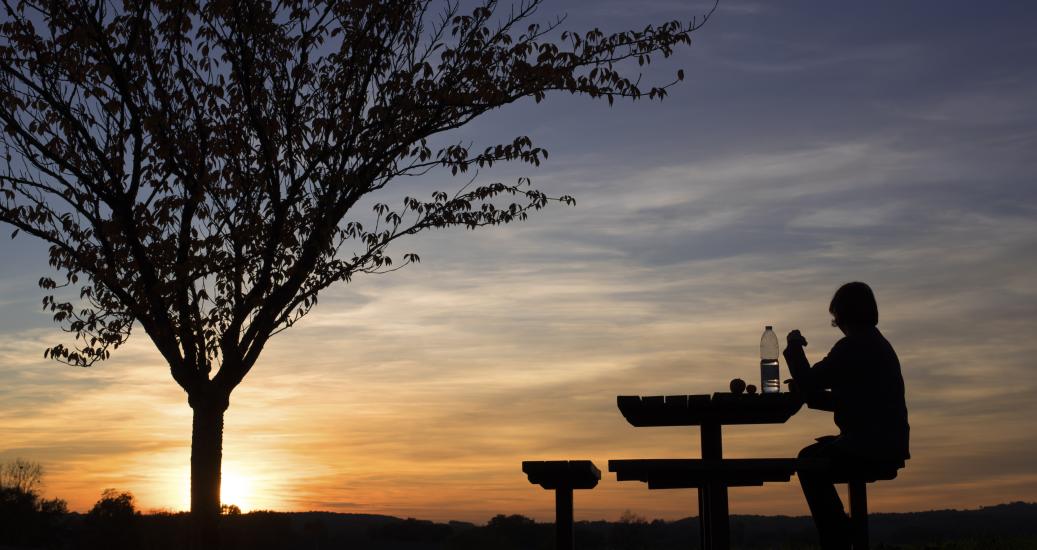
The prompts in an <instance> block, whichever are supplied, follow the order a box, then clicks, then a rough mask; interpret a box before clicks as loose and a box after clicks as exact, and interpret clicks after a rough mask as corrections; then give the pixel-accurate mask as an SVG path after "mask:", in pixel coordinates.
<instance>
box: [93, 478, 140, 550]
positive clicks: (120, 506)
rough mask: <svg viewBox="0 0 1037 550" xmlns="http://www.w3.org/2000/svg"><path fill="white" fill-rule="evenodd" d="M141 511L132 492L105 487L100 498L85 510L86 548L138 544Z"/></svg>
mask: <svg viewBox="0 0 1037 550" xmlns="http://www.w3.org/2000/svg"><path fill="white" fill-rule="evenodd" d="M139 516H140V512H138V511H137V509H136V506H135V505H134V502H133V495H132V494H130V493H128V492H120V491H118V490H116V489H105V490H104V492H102V493H101V499H100V500H98V501H97V502H96V503H94V507H93V508H91V509H90V512H88V513H87V514H86V525H85V528H86V536H85V537H84V538H85V540H84V542H85V543H86V544H85V546H86V547H87V548H98V549H100V548H106V549H111V550H118V549H122V548H127V549H129V548H138V547H139V546H140V535H139V532H138V525H137V524H138V523H139V521H138V520H139Z"/></svg>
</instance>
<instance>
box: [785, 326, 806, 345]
mask: <svg viewBox="0 0 1037 550" xmlns="http://www.w3.org/2000/svg"><path fill="white" fill-rule="evenodd" d="M785 341H786V342H788V345H790V346H806V345H807V339H806V338H804V337H803V335H802V334H800V332H799V329H796V330H794V331H792V332H790V333H789V335H788V336H786V337H785Z"/></svg>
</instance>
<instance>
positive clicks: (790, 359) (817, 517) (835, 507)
mask: <svg viewBox="0 0 1037 550" xmlns="http://www.w3.org/2000/svg"><path fill="white" fill-rule="evenodd" d="M828 311H829V312H830V313H831V314H832V326H833V327H838V328H839V330H841V331H842V332H843V334H845V335H846V336H845V337H844V338H842V339H841V340H839V341H838V342H836V344H835V346H833V347H832V350H831V351H830V352H828V356H827V357H825V358H824V359H823V360H821V361H819V362H818V363H817V364H815V365H814V366H813V367H811V366H810V363H809V362H808V361H807V356H806V353H804V351H803V346H806V345H807V341H806V339H805V338H803V336H802V335H801V334H800V333H799V331H798V330H794V331H792V332H790V333H789V335H788V347H786V348H785V352H784V356H785V360H786V362H787V364H788V366H789V371H790V372H791V373H792V378H793V379H794V380H795V383H796V387H797V389H798V391H800V392H802V393H803V395H804V397H805V399H806V401H807V403H808V404H810V405H811V406H812V407H814V408H820V409H823V410H831V411H833V412H834V413H835V424H836V425H837V426H838V427H839V435H837V436H825V437H820V438H818V439H817V443H814V444H813V445H810V446H809V447H806V448H805V449H803V450H802V451H800V453H799V456H800V458H827V459H830V460H831V462H832V464H833V468H835V469H836V470H838V469H839V468H854V465H855V464H857V465H858V466H859V465H860V464H862V463H867V462H872V461H880V462H881V461H889V462H900V461H903V460H906V459H908V458H909V457H910V454H909V453H908V429H909V428H908V424H907V405H906V404H905V401H904V378H903V376H902V375H901V373H900V361H899V360H898V359H897V354H896V352H895V351H893V346H891V345H890V344H889V342H888V341H886V338H885V337H883V336H882V333H881V332H879V329H878V326H877V325H878V322H879V311H878V305H877V304H876V303H875V295H874V294H873V293H872V291H871V288H870V287H869V286H868V285H866V284H864V283H859V282H855V283H847V284H845V285H843V286H842V287H840V288H839V290H837V291H836V293H835V296H833V297H832V303H831V305H830V306H829V308H828ZM826 390H831V391H830V392H826ZM831 475H832V472H830V471H811V470H809V469H805V470H804V471H799V473H798V476H799V481H800V484H802V486H803V494H804V495H805V496H806V499H807V504H808V505H809V506H810V513H811V514H812V515H813V516H814V523H815V525H817V531H818V535H819V537H820V540H821V546H822V547H823V548H826V549H829V548H840V549H841V548H849V544H850V543H849V518H848V517H847V515H846V512H845V511H844V510H843V504H842V501H840V500H839V494H838V493H837V492H836V490H835V485H834V483H833V482H832V477H831Z"/></svg>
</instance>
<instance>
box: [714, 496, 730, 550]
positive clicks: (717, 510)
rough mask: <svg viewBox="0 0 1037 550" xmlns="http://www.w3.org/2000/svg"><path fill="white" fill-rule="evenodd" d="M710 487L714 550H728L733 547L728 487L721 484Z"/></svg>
mask: <svg viewBox="0 0 1037 550" xmlns="http://www.w3.org/2000/svg"><path fill="white" fill-rule="evenodd" d="M711 485H712V487H710V491H709V492H710V498H711V500H712V503H711V504H710V511H709V520H710V522H711V523H712V524H713V525H712V527H711V529H710V531H711V536H712V539H713V540H712V545H713V546H712V548H713V549H714V550H720V549H722V550H726V549H727V548H730V547H731V525H730V520H729V517H728V510H727V487H726V486H725V485H722V484H720V483H712V484H711Z"/></svg>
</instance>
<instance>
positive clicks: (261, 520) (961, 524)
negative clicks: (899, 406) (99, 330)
mask: <svg viewBox="0 0 1037 550" xmlns="http://www.w3.org/2000/svg"><path fill="white" fill-rule="evenodd" d="M43 475H44V471H43V468H42V467H41V466H40V464H39V463H36V462H31V461H27V460H24V459H14V460H11V461H8V462H6V463H0V549H2V550H21V549H35V548H46V549H62V550H63V549H84V550H92V549H110V550H122V549H126V550H129V549H149V550H166V549H169V550H172V549H180V548H184V547H186V546H187V545H188V544H190V514H189V513H187V512H166V511H156V512H150V513H146V514H145V513H141V512H140V511H139V510H138V509H137V504H136V501H135V500H134V497H133V495H132V493H130V492H128V491H120V490H116V489H105V490H104V491H103V492H102V494H101V497H100V498H99V499H98V501H97V502H96V503H95V504H94V505H93V507H92V508H91V509H90V510H89V511H88V512H86V513H83V514H81V513H76V512H70V511H69V509H68V505H67V503H66V502H65V501H64V500H62V499H60V498H51V499H46V498H43V496H42V494H41V488H42V486H43ZM222 512H223V518H224V520H223V521H222V522H221V523H220V529H221V541H222V544H223V545H224V548H228V549H239V548H240V549H243V550H244V549H259V550H263V549H268V548H269V549H280V548H307V549H315V550H319V549H338V548H363V549H365V550H366V549H370V550H484V549H486V548H494V549H495V550H550V549H552V548H553V545H554V525H553V524H552V523H546V522H537V521H535V520H533V519H531V518H528V517H525V516H522V515H517V514H512V515H504V514H498V515H496V516H494V517H493V518H491V519H490V520H489V521H488V522H487V523H486V524H485V525H476V524H473V523H469V522H461V521H451V522H447V523H436V522H433V521H428V520H420V519H415V518H406V519H401V518H396V517H392V516H382V515H370V514H338V513H332V512H272V511H253V512H249V513H242V512H241V510H240V509H239V508H238V507H237V506H235V505H233V504H224V505H223V506H222ZM731 522H732V523H731V534H732V543H733V547H734V548H775V547H780V548H784V549H790V550H791V549H804V550H805V549H811V548H816V536H815V534H814V530H813V528H812V525H811V523H810V518H808V517H786V516H732V518H731ZM871 523H872V534H873V538H874V540H876V541H878V542H879V543H880V546H878V547H879V548H884V549H887V550H892V549H894V548H901V549H904V550H922V549H923V548H924V549H933V550H936V549H955V550H971V549H981V548H982V549H987V548H998V549H999V550H1016V549H1019V550H1022V549H1030V548H1037V503H1012V504H1004V505H998V506H993V507H988V508H981V509H979V510H966V511H956V510H943V511H932V512H914V513H906V514H881V513H879V514H873V515H872V517H871ZM698 535H699V534H698V520H697V519H696V518H690V517H689V518H685V519H682V520H677V521H664V520H658V519H657V520H651V521H649V520H648V519H646V518H644V517H641V516H639V515H637V514H635V513H632V512H630V511H626V512H624V513H623V515H622V516H621V517H620V519H619V521H615V522H609V521H603V520H600V521H580V522H577V524H576V537H577V541H578V547H579V548H581V549H582V550H649V549H653V550H670V549H674V550H676V549H678V548H679V549H684V548H688V547H694V546H695V544H696V543H695V541H697V540H698Z"/></svg>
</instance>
